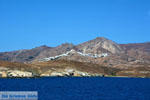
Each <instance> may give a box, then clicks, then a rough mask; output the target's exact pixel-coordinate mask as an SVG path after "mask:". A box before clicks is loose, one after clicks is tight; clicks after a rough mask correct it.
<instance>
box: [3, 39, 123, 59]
mask: <svg viewBox="0 0 150 100" xmlns="http://www.w3.org/2000/svg"><path fill="white" fill-rule="evenodd" d="M72 49H73V50H75V51H77V52H81V53H83V54H89V53H91V54H102V53H108V54H120V53H122V52H124V50H123V48H122V47H121V46H120V45H119V44H117V43H115V42H113V41H111V40H108V39H106V38H103V37H98V38H96V39H94V40H90V41H87V42H85V43H81V44H79V45H73V44H69V43H65V44H62V45H60V46H57V47H47V46H40V47H37V48H33V49H30V50H19V51H13V52H4V53H0V60H4V61H11V62H32V61H34V60H38V59H42V58H47V57H52V56H57V55H60V54H63V53H66V52H68V51H70V50H72Z"/></svg>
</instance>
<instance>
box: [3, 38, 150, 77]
mask: <svg viewBox="0 0 150 100" xmlns="http://www.w3.org/2000/svg"><path fill="white" fill-rule="evenodd" d="M68 52H69V53H68ZM100 55H101V56H100ZM50 58H57V59H56V60H55V59H53V60H47V61H42V62H41V61H40V59H50ZM0 60H1V61H0V67H6V68H10V69H17V70H26V71H33V70H35V71H34V72H36V73H38V74H42V73H46V72H47V71H48V70H50V71H52V70H59V71H64V69H66V68H72V69H75V70H78V71H82V72H87V73H97V74H98V73H99V74H104V75H118V76H141V77H150V43H134V44H117V43H115V42H113V41H111V40H108V39H106V38H104V37H98V38H96V39H94V40H90V41H87V42H84V43H81V44H79V45H73V44H69V43H65V44H62V45H60V46H57V47H48V46H40V47H37V48H33V49H30V50H18V51H13V52H2V53H0ZM7 61H9V62H7ZM23 63H24V64H23Z"/></svg>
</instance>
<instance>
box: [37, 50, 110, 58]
mask: <svg viewBox="0 0 150 100" xmlns="http://www.w3.org/2000/svg"><path fill="white" fill-rule="evenodd" d="M74 53H77V54H79V55H81V56H87V57H92V58H100V57H107V56H108V53H102V54H92V53H82V52H76V51H75V50H73V49H72V50H70V51H68V52H66V53H64V54H61V55H57V56H53V57H48V58H43V59H40V61H49V60H55V59H58V58H60V57H65V56H69V54H74Z"/></svg>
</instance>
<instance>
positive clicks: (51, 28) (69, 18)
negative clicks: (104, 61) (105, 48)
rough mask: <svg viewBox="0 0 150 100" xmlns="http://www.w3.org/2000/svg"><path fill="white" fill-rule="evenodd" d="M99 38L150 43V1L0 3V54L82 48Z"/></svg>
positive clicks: (29, 0) (1, 0)
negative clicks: (42, 47)
mask: <svg viewBox="0 0 150 100" xmlns="http://www.w3.org/2000/svg"><path fill="white" fill-rule="evenodd" d="M97 36H102V37H107V38H109V39H111V40H113V41H115V42H117V43H135V42H147V41H150V0H0V37H1V38H0V51H11V50H18V49H30V48H33V47H37V46H40V45H48V46H52V47H54V46H57V45H60V44H61V43H65V42H69V43H73V44H79V43H81V42H84V41H87V40H91V39H93V38H96V37H97Z"/></svg>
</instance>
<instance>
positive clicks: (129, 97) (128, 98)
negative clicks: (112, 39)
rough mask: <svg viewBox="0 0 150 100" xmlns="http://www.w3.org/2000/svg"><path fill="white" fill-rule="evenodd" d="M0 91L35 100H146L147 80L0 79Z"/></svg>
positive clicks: (149, 82) (149, 89) (149, 90)
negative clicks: (32, 96)
mask: <svg viewBox="0 0 150 100" xmlns="http://www.w3.org/2000/svg"><path fill="white" fill-rule="evenodd" d="M0 91H37V92H38V100H150V79H149V78H115V77H113V78H108V77H47V78H22V79H21V78H18V79H17V78H15V79H0Z"/></svg>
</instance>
